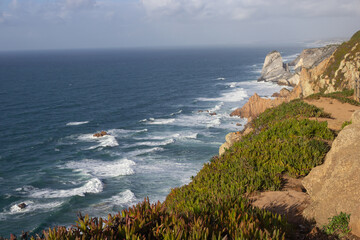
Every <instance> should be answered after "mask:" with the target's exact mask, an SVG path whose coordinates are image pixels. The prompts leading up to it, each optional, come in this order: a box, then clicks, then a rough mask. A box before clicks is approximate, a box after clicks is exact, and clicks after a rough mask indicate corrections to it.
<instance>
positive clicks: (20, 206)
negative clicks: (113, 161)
mask: <svg viewBox="0 0 360 240" xmlns="http://www.w3.org/2000/svg"><path fill="white" fill-rule="evenodd" d="M17 206H18V207H19V208H20V209H24V208H26V207H27V205H26V203H20V204H18V205H17Z"/></svg>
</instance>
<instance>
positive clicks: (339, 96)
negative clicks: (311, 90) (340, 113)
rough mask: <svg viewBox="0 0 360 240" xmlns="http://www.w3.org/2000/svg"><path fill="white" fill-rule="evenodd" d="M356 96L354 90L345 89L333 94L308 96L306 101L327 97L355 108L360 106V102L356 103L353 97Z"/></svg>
mask: <svg viewBox="0 0 360 240" xmlns="http://www.w3.org/2000/svg"><path fill="white" fill-rule="evenodd" d="M353 96H354V89H350V90H349V89H345V90H343V91H339V92H333V93H327V94H325V93H315V94H313V95H310V96H308V97H307V98H306V99H320V97H327V98H332V99H336V100H338V101H340V102H342V103H349V104H351V105H354V106H360V102H358V101H355V100H354V99H353V98H352V97H353Z"/></svg>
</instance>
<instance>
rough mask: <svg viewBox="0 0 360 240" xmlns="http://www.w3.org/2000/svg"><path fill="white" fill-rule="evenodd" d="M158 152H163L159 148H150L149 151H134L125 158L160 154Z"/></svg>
mask: <svg viewBox="0 0 360 240" xmlns="http://www.w3.org/2000/svg"><path fill="white" fill-rule="evenodd" d="M160 151H164V149H163V148H161V147H154V148H150V149H136V150H134V151H131V152H129V153H128V154H127V156H129V157H135V156H139V155H142V154H146V153H152V152H160Z"/></svg>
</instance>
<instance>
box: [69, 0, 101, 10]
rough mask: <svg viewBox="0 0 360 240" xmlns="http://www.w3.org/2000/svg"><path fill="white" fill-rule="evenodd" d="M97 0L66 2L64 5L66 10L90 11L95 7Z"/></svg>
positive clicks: (71, 0)
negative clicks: (89, 9)
mask: <svg viewBox="0 0 360 240" xmlns="http://www.w3.org/2000/svg"><path fill="white" fill-rule="evenodd" d="M95 4H96V1H95V0H65V1H64V2H62V5H63V7H64V8H66V9H72V10H73V9H88V8H92V7H94V6H95Z"/></svg>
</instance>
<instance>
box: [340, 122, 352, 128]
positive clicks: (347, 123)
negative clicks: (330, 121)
mask: <svg viewBox="0 0 360 240" xmlns="http://www.w3.org/2000/svg"><path fill="white" fill-rule="evenodd" d="M351 123H352V122H351V120H350V121H345V122H343V124H342V125H341V129H343V128H344V127H346V126H347V125H350V124H351Z"/></svg>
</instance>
